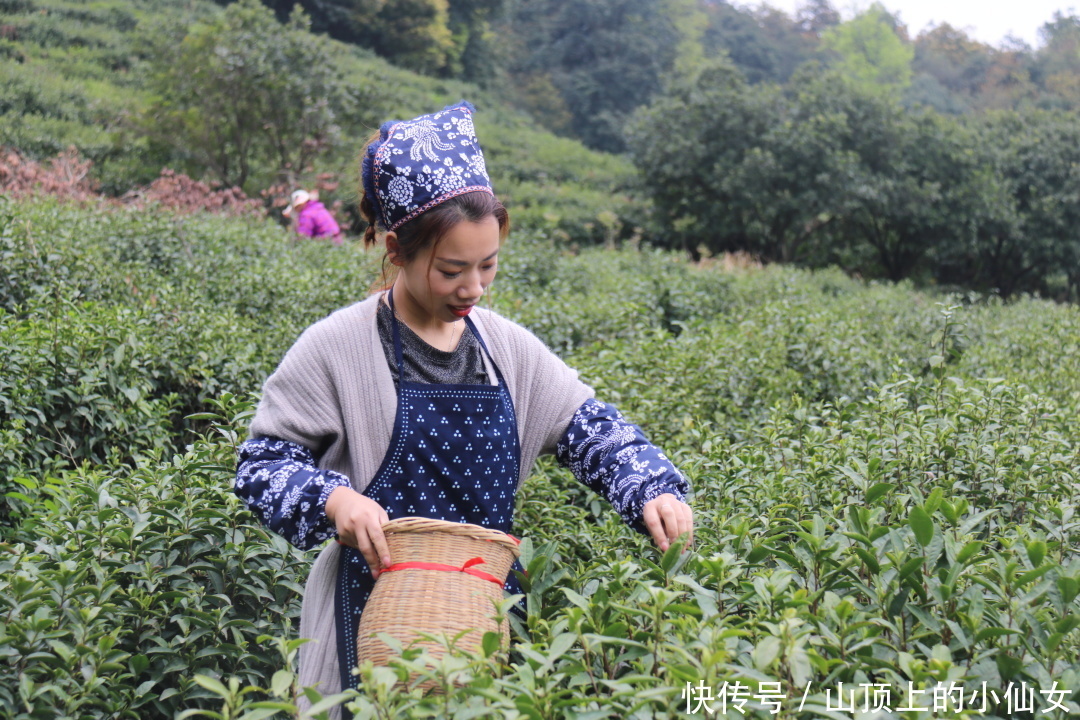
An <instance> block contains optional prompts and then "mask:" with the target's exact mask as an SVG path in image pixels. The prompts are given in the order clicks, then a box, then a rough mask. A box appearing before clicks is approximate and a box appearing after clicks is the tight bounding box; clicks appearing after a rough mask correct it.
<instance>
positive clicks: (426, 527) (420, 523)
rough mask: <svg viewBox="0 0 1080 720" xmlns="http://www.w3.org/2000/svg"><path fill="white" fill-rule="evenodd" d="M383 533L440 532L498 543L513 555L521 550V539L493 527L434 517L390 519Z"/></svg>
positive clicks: (518, 554)
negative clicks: (519, 546)
mask: <svg viewBox="0 0 1080 720" xmlns="http://www.w3.org/2000/svg"><path fill="white" fill-rule="evenodd" d="M382 531H383V534H384V535H393V534H402V533H442V534H445V535H456V536H459V537H469V538H473V539H476V540H487V541H489V542H495V543H500V544H502V545H505V546H506V547H507V548H509V549H510V550H512V551H513V552H514V556H515V557H517V556H520V554H521V551H520V550H519V549H518V545H519V544H520V542H521V541H519V540H518V539H517V538H515V537H513V536H512V535H508V534H507V533H504V532H502V531H501V530H495V529H493V528H486V527H483V526H482V525H473V524H471V523H456V522H450V521H449V520H436V519H435V518H425V517H403V518H397V519H395V520H391V521H390V522H388V523H386V524H384V525H383V526H382Z"/></svg>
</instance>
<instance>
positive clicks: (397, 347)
mask: <svg viewBox="0 0 1080 720" xmlns="http://www.w3.org/2000/svg"><path fill="white" fill-rule="evenodd" d="M387 299H388V300H389V301H390V327H391V328H392V329H393V331H394V356H395V357H396V358H397V371H398V382H404V381H405V356H404V354H403V353H402V352H401V331H400V330H398V321H397V310H395V309H394V286H393V285H391V286H390V291H389V292H388V293H387Z"/></svg>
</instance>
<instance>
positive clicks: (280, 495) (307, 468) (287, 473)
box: [233, 437, 349, 550]
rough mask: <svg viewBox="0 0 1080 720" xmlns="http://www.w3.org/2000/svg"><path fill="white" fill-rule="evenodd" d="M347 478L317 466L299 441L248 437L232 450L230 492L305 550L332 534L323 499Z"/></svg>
mask: <svg viewBox="0 0 1080 720" xmlns="http://www.w3.org/2000/svg"><path fill="white" fill-rule="evenodd" d="M342 486H345V487H348V486H349V478H347V477H345V476H344V475H342V474H341V473H337V472H333V471H331V470H320V469H319V468H318V467H316V465H315V457H314V456H313V455H312V454H311V451H310V450H308V449H307V448H306V447H304V446H303V445H299V444H297V443H294V442H289V441H288V440H282V439H281V438H272V437H253V438H250V439H249V440H247V441H245V442H244V443H243V444H242V445H241V446H240V447H239V449H238V450H237V468H236V480H235V481H234V483H233V492H235V493H236V494H237V495H238V496H239V497H240V499H241V500H243V501H244V502H245V503H246V504H247V506H248V508H250V509H251V511H252V512H253V513H255V515H256V516H257V517H258V518H259V519H260V520H261V521H262V523H263V524H264V525H266V527H268V528H270V529H271V530H273V531H274V532H276V533H277V534H278V535H281V536H282V537H284V538H285V539H286V540H288V541H289V542H290V543H292V544H293V545H295V546H296V547H298V548H300V549H301V550H309V549H311V548H313V547H315V546H317V545H319V544H320V543H322V542H323V541H324V540H328V539H330V538H332V537H334V535H335V534H336V530H335V528H334V527H333V525H332V523H331V522H330V519H329V518H327V517H326V499H327V498H328V497H330V493H331V492H333V491H334V490H335V489H336V488H338V487H342Z"/></svg>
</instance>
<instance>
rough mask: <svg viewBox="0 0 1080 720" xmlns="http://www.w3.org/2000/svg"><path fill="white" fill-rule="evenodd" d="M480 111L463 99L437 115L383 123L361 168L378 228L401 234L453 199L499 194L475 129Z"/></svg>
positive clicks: (365, 191)
mask: <svg viewBox="0 0 1080 720" xmlns="http://www.w3.org/2000/svg"><path fill="white" fill-rule="evenodd" d="M475 110H476V108H474V107H473V106H472V104H471V103H468V102H465V101H464V100H462V101H461V102H459V103H458V104H457V105H449V106H447V107H445V108H443V109H442V110H440V111H439V112H437V113H432V114H430V115H421V116H420V117H417V118H413V119H412V120H391V121H389V122H386V123H383V126H382V127H381V128H380V129H379V139H378V140H377V141H375V142H373V143H371V144H370V145H369V146H368V148H367V152H365V153H364V158H363V161H362V164H361V178H362V180H363V183H364V193H365V194H366V195H367V196H368V197H369V198H371V201H372V205H373V206H374V208H375V214H376V221H377V222H378V224H380V225H382V226H383V227H384V228H385V229H387V230H397V229H398V228H399V227H401V226H402V225H404V224H405V223H407V222H409V221H410V220H412V219H413V218H415V217H416V216H418V215H420V214H421V213H423V212H424V211H426V210H430V209H431V208H433V207H435V206H436V205H439V204H440V203H443V202H445V201H447V200H449V199H450V198H452V197H456V196H458V195H463V194H465V193H468V192H477V191H480V192H486V193H490V194H494V193H493V192H492V190H491V180H490V179H489V178H488V174H487V168H486V167H485V165H484V153H483V152H482V151H481V150H480V143H479V142H478V141H477V139H476V130H475V129H474V128H473V121H472V114H473V112H475Z"/></svg>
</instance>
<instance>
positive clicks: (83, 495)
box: [0, 395, 303, 720]
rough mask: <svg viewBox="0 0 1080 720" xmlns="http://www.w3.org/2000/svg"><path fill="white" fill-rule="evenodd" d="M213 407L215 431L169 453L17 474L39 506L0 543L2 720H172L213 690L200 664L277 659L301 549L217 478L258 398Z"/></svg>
mask: <svg viewBox="0 0 1080 720" xmlns="http://www.w3.org/2000/svg"><path fill="white" fill-rule="evenodd" d="M218 406H219V408H220V410H221V412H223V413H225V415H223V416H217V417H216V422H217V423H218V424H217V426H216V427H217V430H218V431H220V432H215V433H213V434H212V435H208V436H206V437H204V438H202V439H201V441H200V442H199V443H198V444H197V447H196V448H194V449H192V450H190V451H188V452H186V453H183V454H179V455H175V456H173V457H172V458H171V459H166V458H162V457H157V458H154V459H153V461H151V462H148V463H147V464H145V465H142V466H141V467H137V468H135V469H128V470H126V471H123V472H113V473H110V472H108V471H104V470H99V469H95V468H92V467H90V466H86V467H83V468H81V469H79V470H78V471H75V472H67V473H63V474H61V475H60V476H58V477H55V478H47V479H41V480H37V481H35V480H29V479H28V480H26V481H25V482H24V485H25V491H26V492H27V493H31V494H33V495H34V496H35V513H34V514H33V516H31V517H29V518H27V520H26V521H25V522H24V523H23V525H22V527H21V529H20V531H19V532H17V533H14V534H12V535H11V537H9V538H8V540H9V541H10V544H4V545H0V589H2V592H0V616H2V617H0V638H3V640H2V643H0V645H2V650H0V705H2V706H3V707H4V713H5V714H4V717H8V718H12V720H23V719H27V720H28V719H30V718H46V717H84V718H91V717H94V718H98V717H100V718H105V717H114V718H115V717H129V718H135V717H139V718H150V717H162V718H164V717H173V716H174V715H175V713H176V712H177V711H178V710H180V709H181V708H184V707H198V706H200V705H202V706H206V705H207V704H208V702H209V699H210V698H213V697H214V696H213V695H212V694H211V693H209V692H207V691H206V690H205V689H204V688H203V686H201V684H200V683H198V682H197V679H196V677H197V676H196V677H193V676H194V675H195V673H197V672H201V673H209V674H213V675H218V676H221V675H226V674H228V675H231V676H234V677H238V678H242V679H243V680H244V681H245V682H248V683H260V682H261V681H262V679H263V677H264V676H268V675H270V674H272V673H273V672H274V670H275V669H276V668H277V666H278V663H279V662H280V660H281V658H280V654H279V651H278V648H277V647H276V646H275V645H273V644H272V643H270V642H268V641H267V640H268V637H266V636H270V637H273V636H282V635H285V634H288V633H289V632H290V631H291V627H292V624H293V622H295V621H296V619H297V617H298V615H299V598H300V596H301V594H302V583H303V577H302V576H298V575H297V570H298V569H299V568H300V567H301V565H300V563H301V562H302V559H303V556H302V554H301V553H300V552H299V551H297V550H295V549H294V548H291V547H290V546H289V545H288V543H286V542H285V541H284V540H282V539H281V538H279V537H276V536H271V535H268V534H267V533H266V531H265V530H263V529H261V528H260V527H258V526H257V524H253V523H254V521H253V519H252V518H251V516H250V515H249V514H248V513H247V512H246V511H245V510H242V509H241V508H240V507H239V504H240V503H239V501H238V500H237V499H236V498H235V497H234V496H232V494H231V493H229V492H228V486H227V485H225V484H222V483H221V482H220V477H221V474H222V473H227V472H228V471H229V468H230V467H231V465H232V462H233V460H232V456H233V452H234V447H235V444H236V442H237V437H238V435H237V433H238V431H239V423H240V422H241V421H242V420H243V419H244V418H245V417H247V416H249V415H250V413H251V410H252V406H251V405H250V403H245V402H243V401H241V400H239V399H238V398H234V397H232V396H229V395H225V396H223V398H222V400H221V402H220V403H218Z"/></svg>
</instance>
